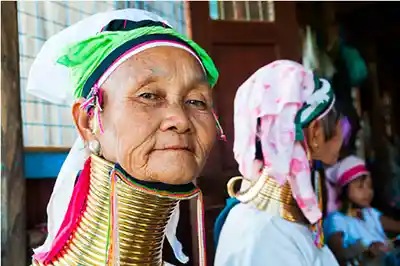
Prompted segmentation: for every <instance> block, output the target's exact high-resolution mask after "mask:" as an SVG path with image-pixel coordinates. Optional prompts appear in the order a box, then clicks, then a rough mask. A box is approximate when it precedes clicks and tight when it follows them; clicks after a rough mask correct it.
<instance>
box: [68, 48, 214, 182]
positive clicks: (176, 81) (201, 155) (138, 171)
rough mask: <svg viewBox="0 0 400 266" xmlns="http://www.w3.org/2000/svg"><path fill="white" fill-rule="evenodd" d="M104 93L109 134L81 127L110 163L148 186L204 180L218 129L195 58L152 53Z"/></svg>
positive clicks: (130, 63) (127, 66)
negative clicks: (120, 167)
mask: <svg viewBox="0 0 400 266" xmlns="http://www.w3.org/2000/svg"><path fill="white" fill-rule="evenodd" d="M102 89H103V90H104V92H105V93H104V106H103V112H102V115H101V119H102V123H103V127H104V133H103V134H96V135H95V136H94V135H93V134H92V133H91V130H90V126H88V125H90V123H86V125H85V123H81V124H80V123H79V121H78V123H77V124H78V127H80V132H81V134H82V136H83V137H84V138H85V139H86V140H87V141H90V140H91V139H94V138H95V139H97V140H98V141H99V142H100V144H101V150H102V154H103V156H104V158H105V159H107V160H109V161H112V162H117V163H119V164H120V165H121V166H122V167H123V169H124V170H125V171H126V172H127V173H129V174H130V175H131V176H133V177H135V178H138V179H141V180H146V181H159V182H163V183H167V184H185V183H189V182H191V181H192V180H193V179H194V178H195V177H197V176H198V174H199V173H200V171H201V169H202V167H203V166H204V164H205V161H206V158H207V156H208V154H209V152H210V150H211V147H212V145H213V143H214V140H215V136H216V126H215V120H214V118H213V115H212V112H211V107H212V90H211V88H210V86H209V85H208V83H207V80H206V77H205V74H204V72H203V70H202V67H201V65H200V64H199V62H198V61H197V60H196V59H195V58H194V57H193V56H192V55H190V54H189V53H188V52H186V51H184V50H182V49H179V48H174V47H156V48H150V49H148V50H145V51H143V52H141V53H140V54H138V55H136V56H134V57H131V58H130V59H129V60H127V61H126V62H124V63H123V64H122V65H121V66H120V67H118V69H117V70H115V72H114V73H113V74H112V75H111V76H110V78H109V79H108V80H107V81H106V82H105V83H104V85H103V86H102ZM74 108H76V107H74ZM80 116H82V117H83V118H85V117H86V120H87V119H88V118H87V115H86V113H84V112H83V111H80ZM77 120H79V119H77ZM83 120H84V119H83ZM79 125H81V126H79Z"/></svg>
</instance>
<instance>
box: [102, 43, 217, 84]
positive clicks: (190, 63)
mask: <svg viewBox="0 0 400 266" xmlns="http://www.w3.org/2000/svg"><path fill="white" fill-rule="evenodd" d="M110 81H111V82H110V83H112V85H111V84H110V86H114V85H117V86H118V85H120V84H129V86H133V87H141V86H144V85H147V84H150V83H155V82H171V83H174V82H175V83H182V85H183V86H184V87H196V86H199V85H201V87H205V88H210V87H209V85H208V82H207V76H206V74H205V72H204V70H203V68H202V66H201V65H200V63H199V62H198V61H197V59H196V58H195V57H194V56H192V55H191V54H190V53H189V52H187V51H185V50H183V49H179V48H175V47H155V48H150V49H148V50H145V51H143V52H141V53H139V54H137V55H135V56H133V57H131V58H129V59H128V60H126V61H125V62H124V63H123V64H121V66H119V67H118V68H117V69H116V70H115V71H114V73H113V74H112V75H111V76H110ZM106 83H109V82H106ZM117 83H118V84H117ZM105 85H106V86H105V87H107V84H105Z"/></svg>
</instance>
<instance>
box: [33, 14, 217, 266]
mask: <svg viewBox="0 0 400 266" xmlns="http://www.w3.org/2000/svg"><path fill="white" fill-rule="evenodd" d="M217 78H218V72H217V70H216V68H215V66H214V64H213V62H212V60H211V58H210V57H209V56H208V55H207V54H206V52H205V51H204V50H203V49H202V48H200V47H199V46H198V45H197V44H196V43H194V42H193V41H191V40H188V39H186V38H185V37H184V36H182V35H181V34H179V33H177V32H176V31H175V30H173V29H172V28H171V27H170V26H169V25H168V23H167V22H166V21H164V20H163V19H161V18H160V17H158V16H156V15H154V14H151V13H148V12H145V11H141V10H135V9H126V10H119V11H112V12H109V13H101V14H97V15H94V16H92V17H90V18H87V19H85V20H83V21H81V22H79V23H77V24H75V25H73V26H71V27H69V28H67V29H65V30H63V31H62V32H60V33H58V34H57V35H55V36H53V37H52V38H50V39H49V40H48V41H47V42H46V43H45V44H44V46H43V48H42V50H41V52H40V53H39V54H38V57H37V58H36V60H35V62H34V64H33V66H32V69H31V72H30V76H29V81H28V91H29V92H31V93H32V94H34V95H36V96H38V97H41V98H44V99H46V100H48V101H51V102H62V101H64V100H68V99H70V97H68V95H69V93H70V94H71V95H72V94H73V95H74V98H75V102H74V103H73V105H72V115H73V119H74V122H75V125H76V128H77V130H78V132H79V135H80V138H81V140H83V143H82V144H84V145H82V146H80V145H79V141H78V142H77V143H76V144H75V145H74V147H73V148H72V149H71V152H70V154H69V156H68V158H67V159H66V161H65V163H64V165H63V167H62V169H61V172H60V175H59V177H58V179H57V182H56V185H55V188H54V191H53V194H52V197H51V199H50V203H49V206H48V216H49V217H48V226H49V235H48V238H47V240H46V242H45V243H44V245H43V246H41V247H40V248H38V249H36V250H35V255H34V257H33V265H69V266H72V265H87V266H89V265H90V266H93V265H163V263H164V262H163V259H162V245H163V241H164V238H165V235H166V237H167V239H168V241H169V242H170V244H171V246H172V248H173V250H174V253H175V255H176V257H177V259H178V260H180V261H181V262H183V263H186V262H187V261H188V258H187V257H186V256H185V255H184V254H183V253H182V247H181V245H180V243H179V241H177V239H176V236H175V233H176V226H177V223H178V210H179V209H178V203H179V201H180V200H183V199H190V198H193V197H198V198H200V199H201V194H200V191H199V189H198V188H196V187H195V186H194V185H193V183H192V181H193V179H194V178H195V177H197V176H198V174H199V172H200V170H201V169H202V167H203V166H204V163H205V160H206V158H207V155H208V153H209V152H210V149H211V147H212V145H213V142H214V139H215V133H216V126H215V123H216V121H215V116H214V115H213V112H212V87H213V86H214V85H215V83H216V81H217ZM199 196H200V197H199ZM201 212H202V206H200V207H199V214H200V215H199V217H200V218H199V223H200V230H199V240H200V247H201V248H203V246H202V245H201V244H202V241H203V232H202V230H201V229H202V227H201V225H202V220H201V219H202V218H201V217H202V213H201ZM199 253H200V255H201V257H200V263H201V264H202V265H203V264H205V258H204V250H200V252H199Z"/></svg>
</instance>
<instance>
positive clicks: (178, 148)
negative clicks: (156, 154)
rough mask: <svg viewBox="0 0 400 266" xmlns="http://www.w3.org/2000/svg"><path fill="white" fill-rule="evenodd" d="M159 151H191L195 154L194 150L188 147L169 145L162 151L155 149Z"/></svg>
mask: <svg viewBox="0 0 400 266" xmlns="http://www.w3.org/2000/svg"><path fill="white" fill-rule="evenodd" d="M155 150H158V151H190V152H193V149H191V148H190V147H189V146H187V145H168V146H165V147H163V148H160V149H155Z"/></svg>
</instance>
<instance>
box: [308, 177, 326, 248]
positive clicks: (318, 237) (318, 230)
mask: <svg viewBox="0 0 400 266" xmlns="http://www.w3.org/2000/svg"><path fill="white" fill-rule="evenodd" d="M315 190H316V191H315V194H316V195H317V198H318V207H319V208H320V210H321V211H322V210H323V201H322V185H321V179H320V175H319V173H318V172H317V173H316V174H315ZM322 220H323V219H319V220H318V222H316V223H315V224H313V225H311V231H312V233H313V236H314V244H315V246H316V247H318V248H322V247H324V245H325V243H324V241H325V239H324V232H323V228H322Z"/></svg>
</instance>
